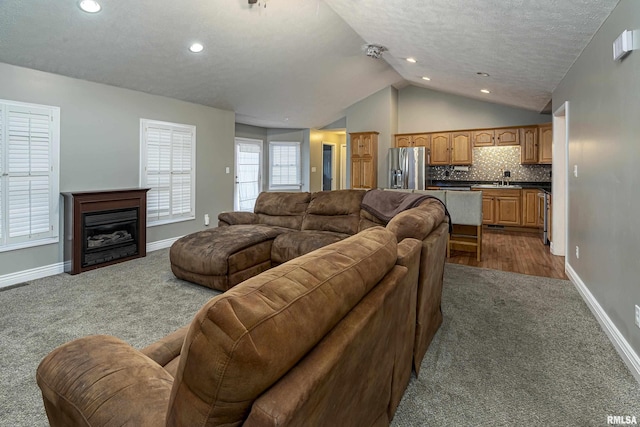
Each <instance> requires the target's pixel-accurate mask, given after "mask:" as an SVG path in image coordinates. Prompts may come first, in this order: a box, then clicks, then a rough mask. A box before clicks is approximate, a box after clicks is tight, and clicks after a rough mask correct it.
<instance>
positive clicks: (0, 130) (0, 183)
mask: <svg viewBox="0 0 640 427" xmlns="http://www.w3.org/2000/svg"><path fill="white" fill-rule="evenodd" d="M4 122H5V120H4V106H3V105H2V104H0V242H4V237H5V236H4V207H5V201H4V195H5V192H6V190H5V185H6V181H7V179H6V175H5V173H6V169H5V164H4V161H5V155H4V149H3V147H4V141H5V132H4V129H5V125H4Z"/></svg>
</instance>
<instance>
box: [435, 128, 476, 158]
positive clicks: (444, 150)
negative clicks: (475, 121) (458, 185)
mask: <svg viewBox="0 0 640 427" xmlns="http://www.w3.org/2000/svg"><path fill="white" fill-rule="evenodd" d="M471 163H472V149H471V132H442V133H433V134H431V161H430V163H429V164H431V165H470V164H471Z"/></svg>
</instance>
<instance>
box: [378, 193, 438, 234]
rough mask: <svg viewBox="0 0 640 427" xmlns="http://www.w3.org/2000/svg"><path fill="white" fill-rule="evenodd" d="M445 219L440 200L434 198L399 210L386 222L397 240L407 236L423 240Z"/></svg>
mask: <svg viewBox="0 0 640 427" xmlns="http://www.w3.org/2000/svg"><path fill="white" fill-rule="evenodd" d="M444 220H445V208H444V205H443V204H442V202H440V200H438V199H436V198H430V199H426V200H425V201H423V202H422V203H421V204H420V205H419V206H416V207H415V208H412V209H408V210H406V211H403V212H400V213H399V214H398V215H396V216H394V217H393V218H392V219H391V221H389V223H388V224H387V229H388V230H390V231H392V232H393V233H394V234H395V235H396V238H397V239H398V241H399V242H400V241H402V240H403V239H405V238H407V237H412V238H414V239H418V240H424V238H425V237H427V236H428V235H429V233H431V230H433V229H435V228H436V227H437V226H439V225H440V224H441V223H442V221H444Z"/></svg>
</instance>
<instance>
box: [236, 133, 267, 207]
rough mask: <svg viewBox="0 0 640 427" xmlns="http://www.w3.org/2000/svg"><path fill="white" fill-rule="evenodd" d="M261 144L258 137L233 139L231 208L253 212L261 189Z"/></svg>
mask: <svg viewBox="0 0 640 427" xmlns="http://www.w3.org/2000/svg"><path fill="white" fill-rule="evenodd" d="M262 145H263V142H262V140H260V139H248V138H236V139H235V150H234V151H235V156H234V157H235V180H234V185H233V208H234V210H236V211H249V212H253V207H254V205H255V204H256V199H257V198H258V195H259V194H260V191H262V159H263V155H262Z"/></svg>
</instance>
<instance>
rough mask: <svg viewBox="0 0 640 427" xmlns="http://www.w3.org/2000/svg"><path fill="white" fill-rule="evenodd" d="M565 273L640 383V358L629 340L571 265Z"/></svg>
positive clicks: (567, 265)
mask: <svg viewBox="0 0 640 427" xmlns="http://www.w3.org/2000/svg"><path fill="white" fill-rule="evenodd" d="M565 271H566V273H567V276H569V280H571V282H573V284H574V286H575V287H576V289H577V290H578V292H580V295H581V296H582V299H584V301H585V302H586V303H587V306H588V307H589V309H590V310H591V312H592V313H593V315H594V316H595V318H596V319H597V320H598V323H600V326H601V327H602V329H603V330H604V332H605V333H606V334H607V336H608V337H609V339H610V340H611V342H612V343H613V346H614V347H615V349H616V350H617V351H618V353H619V354H620V357H622V360H623V361H624V363H625V364H626V365H627V367H628V368H629V370H630V371H631V374H632V375H633V376H634V377H635V379H636V381H638V382H639V383H640V358H639V357H638V354H637V353H636V352H635V351H634V350H633V348H631V346H630V345H629V343H628V342H627V340H626V339H625V338H624V336H622V334H621V333H620V331H619V330H618V328H617V327H616V325H615V324H614V323H613V322H612V321H611V319H610V318H609V316H608V315H607V313H606V312H605V311H604V309H603V308H602V307H601V306H600V303H598V301H597V300H596V299H595V297H594V296H593V294H592V293H591V291H589V289H588V288H587V286H586V285H585V284H584V282H583V281H582V279H581V278H580V276H578V273H576V272H575V270H574V269H573V268H571V265H569V264H565Z"/></svg>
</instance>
